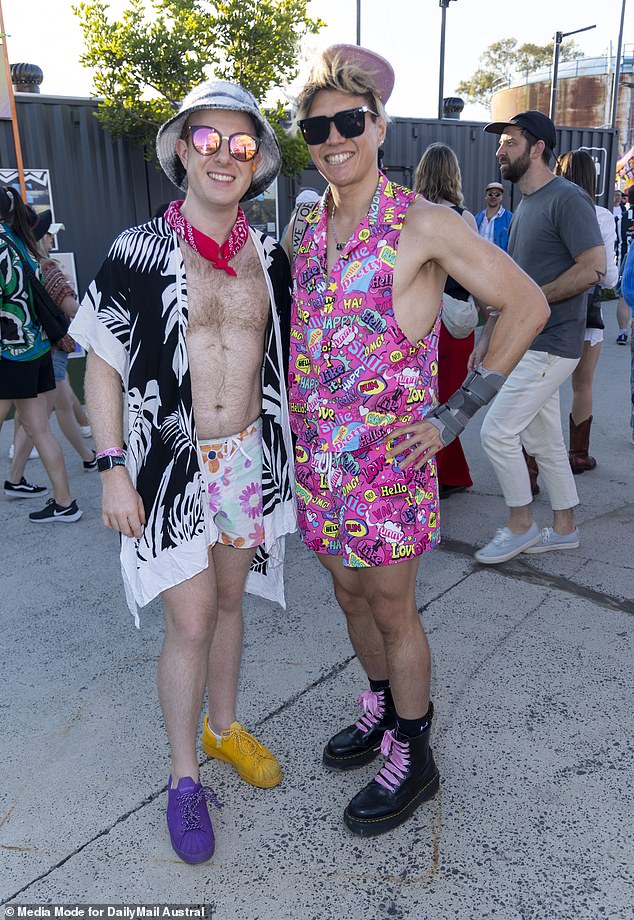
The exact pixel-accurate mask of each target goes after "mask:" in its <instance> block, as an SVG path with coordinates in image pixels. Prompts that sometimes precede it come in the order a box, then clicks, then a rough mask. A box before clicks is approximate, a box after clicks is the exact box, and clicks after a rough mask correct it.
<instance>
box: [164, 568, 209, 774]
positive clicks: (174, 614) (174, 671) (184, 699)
mask: <svg viewBox="0 0 634 920" xmlns="http://www.w3.org/2000/svg"><path fill="white" fill-rule="evenodd" d="M162 599H163V609H164V611H165V626H166V633H165V641H164V643H163V650H162V652H161V659H160V661H159V666H158V675H157V684H158V691H159V699H160V701H161V709H162V712H163V718H164V720H165V728H166V730H167V737H168V740H169V744H170V751H171V756H172V771H171V772H172V783H173V785H174V786H176V785H177V784H178V781H179V780H180V779H182V777H183V776H191V777H192V779H193V780H194V782H197V781H198V757H197V755H196V732H197V729H198V720H199V718H200V711H201V708H202V701H203V694H204V692H205V681H206V679H207V660H208V655H209V646H210V644H211V640H212V638H213V634H214V629H215V626H216V576H215V572H214V569H213V563H212V558H211V551H210V553H209V567H208V568H207V569H206V570H205V571H204V572H199V574H198V575H194V577H193V578H189V579H187V581H184V582H183V583H182V584H180V585H176V586H175V587H173V588H169V589H168V590H167V591H164V592H163V595H162Z"/></svg>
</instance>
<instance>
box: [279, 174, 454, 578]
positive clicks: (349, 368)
mask: <svg viewBox="0 0 634 920" xmlns="http://www.w3.org/2000/svg"><path fill="white" fill-rule="evenodd" d="M415 198H416V195H415V193H414V192H412V191H410V190H409V189H406V188H402V187H401V186H398V185H395V184H393V183H392V182H390V181H389V180H388V179H387V177H386V176H385V175H383V174H382V173H381V174H380V178H379V184H378V186H377V189H376V192H375V195H374V198H373V200H372V203H371V205H370V209H369V212H368V214H367V216H366V217H365V219H364V220H363V221H362V222H361V223H360V224H359V226H358V228H357V230H356V232H355V234H354V235H353V236H352V237H351V238H350V240H348V242H347V243H346V245H345V247H344V249H343V251H342V253H341V255H340V256H339V258H338V260H337V262H336V263H335V265H334V267H333V270H332V274H331V276H330V278H328V277H327V261H326V245H327V239H326V236H327V220H328V207H327V205H328V195H326V196H324V199H323V200H322V202H321V204H320V205H319V206H317V207H316V209H315V210H314V211H313V213H312V214H311V215H310V217H309V219H308V226H307V229H306V233H305V234H304V238H303V240H302V242H301V245H300V246H299V250H298V253H297V255H296V257H295V261H294V267H293V314H292V324H291V349H290V362H289V405H290V414H291V427H292V429H293V432H294V434H295V435H296V438H297V442H296V451H295V476H296V480H297V502H298V520H299V525H300V531H301V534H302V538H303V540H304V542H305V543H306V545H307V546H308V547H309V548H310V549H312V550H314V551H315V552H318V553H329V554H333V555H340V556H342V557H343V563H344V565H346V566H351V567H367V566H376V565H390V564H392V563H395V562H401V561H403V560H405V559H409V558H411V557H414V556H418V555H420V554H421V553H423V552H425V551H426V550H428V549H431V548H432V546H434V545H435V544H436V543H437V542H438V541H439V539H440V532H439V529H438V488H437V479H436V464H435V462H434V461H433V460H432V461H430V462H429V463H427V464H426V465H425V466H424V467H423V468H422V469H421V470H414V469H412V468H411V467H409V468H407V469H402V468H401V467H400V466H399V460H400V459H401V458H396V459H394V460H392V459H390V458H387V457H386V444H385V443H384V438H385V436H386V434H387V433H389V431H390V430H391V429H392V428H393V427H394V426H397V425H404V424H409V423H411V422H415V421H417V420H419V419H422V418H423V417H424V415H425V414H426V412H428V411H429V409H430V408H431V407H433V406H434V405H436V403H437V373H438V365H437V355H438V331H439V322H440V320H439V319H437V320H436V323H435V325H434V327H433V329H432V330H431V332H430V333H429V334H428V335H427V336H426V337H425V338H424V339H421V340H419V341H418V342H416V343H413V342H410V340H409V339H408V338H407V337H406V336H405V335H404V333H403V332H402V331H401V329H400V327H399V326H398V324H397V322H396V320H395V317H394V311H393V307H392V280H393V270H394V264H395V261H396V251H397V247H398V241H399V237H400V232H401V229H402V226H403V219H404V217H405V214H406V212H407V208H408V207H409V205H410V204H411V203H412V201H414V199H415Z"/></svg>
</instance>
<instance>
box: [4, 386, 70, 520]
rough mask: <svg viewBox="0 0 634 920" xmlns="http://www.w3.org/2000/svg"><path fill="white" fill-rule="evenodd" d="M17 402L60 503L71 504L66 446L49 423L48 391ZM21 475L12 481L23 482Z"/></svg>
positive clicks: (54, 493) (23, 421)
mask: <svg viewBox="0 0 634 920" xmlns="http://www.w3.org/2000/svg"><path fill="white" fill-rule="evenodd" d="M15 404H16V408H18V409H19V412H20V419H21V421H22V425H23V427H24V430H25V431H26V433H27V434H28V435H29V436H30V437H31V439H32V440H33V441H34V442H35V446H36V447H37V449H38V452H39V455H40V459H41V460H42V463H43V464H44V468H45V469H46V472H47V473H48V478H49V479H50V480H51V485H52V486H53V495H54V497H55V501H56V502H57V504H58V505H62V506H63V507H67V506H68V505H70V503H71V501H72V496H71V494H70V489H69V488H68V478H67V476H66V464H65V463H64V454H63V453H62V448H61V447H60V446H59V444H58V443H57V441H56V439H55V436H54V435H53V433H52V431H51V429H50V428H49V426H48V405H47V400H46V393H40V394H39V396H37V397H36V398H35V399H17V400H16V401H15ZM27 456H28V455H27ZM12 472H13V468H12ZM19 478H20V477H18V480H11V481H12V482H14V481H19Z"/></svg>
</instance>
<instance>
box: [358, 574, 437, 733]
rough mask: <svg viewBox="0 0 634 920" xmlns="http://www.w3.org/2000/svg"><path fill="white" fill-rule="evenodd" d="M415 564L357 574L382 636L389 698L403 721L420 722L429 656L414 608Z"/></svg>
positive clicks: (425, 704) (424, 707) (426, 696)
mask: <svg viewBox="0 0 634 920" xmlns="http://www.w3.org/2000/svg"><path fill="white" fill-rule="evenodd" d="M418 561H419V560H418V559H411V560H408V561H406V562H399V563H398V564H396V565H388V566H384V567H381V568H376V569H375V568H372V569H363V570H362V571H361V572H360V573H359V574H360V575H361V577H362V578H363V580H364V589H365V592H366V596H367V598H368V602H369V604H370V608H371V610H372V615H373V617H374V622H375V623H376V626H377V628H378V630H379V632H380V633H381V635H382V636H383V643H384V646H385V658H386V661H387V670H388V675H389V680H390V687H391V690H392V698H393V699H394V705H395V706H396V711H397V713H398V715H399V716H401V718H403V719H422V718H423V717H424V716H425V714H426V712H427V708H428V706H429V685H430V679H431V654H430V651H429V643H428V641H427V636H426V634H425V630H424V629H423V625H422V623H421V620H420V616H419V614H418V609H417V607H416V575H417V572H418Z"/></svg>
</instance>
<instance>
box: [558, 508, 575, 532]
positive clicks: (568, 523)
mask: <svg viewBox="0 0 634 920" xmlns="http://www.w3.org/2000/svg"><path fill="white" fill-rule="evenodd" d="M574 529H575V515H574V509H573V508H562V509H561V510H560V511H555V510H554V509H553V530H554V531H555V533H559V534H562V535H563V534H567V533H572V532H573V530H574Z"/></svg>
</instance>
